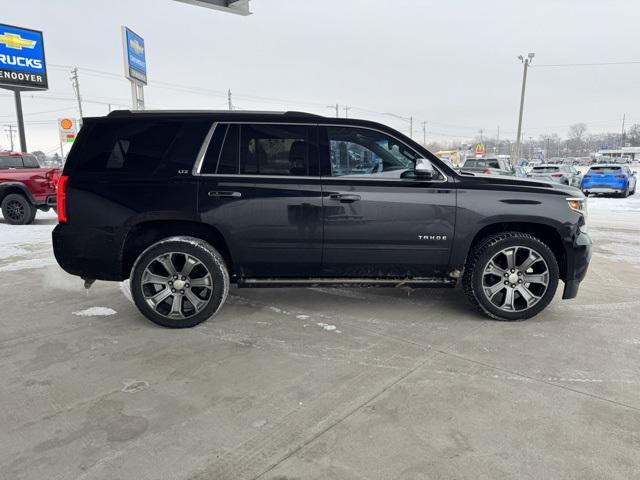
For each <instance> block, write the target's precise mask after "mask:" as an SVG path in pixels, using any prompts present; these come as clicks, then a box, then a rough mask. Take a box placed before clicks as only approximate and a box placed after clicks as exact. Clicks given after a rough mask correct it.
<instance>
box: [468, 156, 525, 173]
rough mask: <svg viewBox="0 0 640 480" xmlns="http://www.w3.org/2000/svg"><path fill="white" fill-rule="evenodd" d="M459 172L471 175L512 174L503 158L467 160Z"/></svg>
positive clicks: (511, 167) (510, 168)
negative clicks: (471, 173) (462, 171)
mask: <svg viewBox="0 0 640 480" xmlns="http://www.w3.org/2000/svg"><path fill="white" fill-rule="evenodd" d="M460 170H464V171H467V172H473V173H488V174H491V175H513V174H514V170H513V166H512V165H511V163H509V161H508V160H506V159H503V158H468V159H467V160H465V162H464V164H463V165H462V168H461V169H460Z"/></svg>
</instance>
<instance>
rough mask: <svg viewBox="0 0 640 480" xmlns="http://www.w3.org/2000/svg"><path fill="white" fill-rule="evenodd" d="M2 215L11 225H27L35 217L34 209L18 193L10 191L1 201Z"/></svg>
mask: <svg viewBox="0 0 640 480" xmlns="http://www.w3.org/2000/svg"><path fill="white" fill-rule="evenodd" d="M2 216H3V217H4V219H5V220H6V221H7V222H8V223H10V224H11V225H27V224H29V223H32V222H33V220H34V219H35V217H36V209H35V208H34V207H33V205H31V202H29V200H28V199H27V198H26V197H25V196H24V195H20V194H19V193H11V194H9V195H7V196H6V197H4V200H3V201H2Z"/></svg>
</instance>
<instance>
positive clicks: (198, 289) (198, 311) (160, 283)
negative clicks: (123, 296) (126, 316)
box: [131, 237, 229, 328]
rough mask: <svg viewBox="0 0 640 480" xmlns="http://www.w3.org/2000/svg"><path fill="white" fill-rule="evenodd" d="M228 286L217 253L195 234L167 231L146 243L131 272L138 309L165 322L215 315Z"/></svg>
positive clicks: (193, 321) (194, 321) (183, 324)
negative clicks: (168, 235) (170, 234)
mask: <svg viewBox="0 0 640 480" xmlns="http://www.w3.org/2000/svg"><path fill="white" fill-rule="evenodd" d="M228 291H229V273H228V271H227V267H226V265H225V262H224V260H223V258H222V256H221V255H220V254H219V253H218V252H217V251H216V249H215V248H213V247H212V246H211V245H210V244H209V243H207V242H205V241H204V240H201V239H199V238H194V237H171V238H167V239H165V240H161V241H160V242H158V243H156V244H154V245H152V246H151V247H149V248H147V249H146V250H145V251H144V252H143V253H142V254H141V255H140V256H139V257H138V259H137V260H136V262H135V264H134V265H133V268H132V273H131V293H132V296H133V300H134V302H135V304H136V306H137V307H138V309H139V310H140V312H141V313H142V314H143V315H144V316H145V317H147V318H148V319H149V320H151V321H152V322H154V323H156V324H158V325H161V326H163V327H169V328H189V327H194V326H196V325H198V324H199V323H202V322H204V321H205V320H207V319H208V318H209V317H211V316H212V315H214V314H215V313H216V312H217V311H218V310H219V309H220V307H221V306H222V304H223V303H224V301H225V299H226V297H227V293H228Z"/></svg>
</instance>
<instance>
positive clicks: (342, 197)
mask: <svg viewBox="0 0 640 480" xmlns="http://www.w3.org/2000/svg"><path fill="white" fill-rule="evenodd" d="M329 198H330V199H331V200H338V201H339V202H347V203H348V202H357V201H358V200H360V195H355V194H353V193H332V194H331V195H329Z"/></svg>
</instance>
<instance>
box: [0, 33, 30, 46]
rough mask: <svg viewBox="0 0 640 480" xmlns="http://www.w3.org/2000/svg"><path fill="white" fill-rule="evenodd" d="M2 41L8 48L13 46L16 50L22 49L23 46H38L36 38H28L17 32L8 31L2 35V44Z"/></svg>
mask: <svg viewBox="0 0 640 480" xmlns="http://www.w3.org/2000/svg"><path fill="white" fill-rule="evenodd" d="M2 43H4V45H5V46H6V47H7V48H13V49H14V50H22V49H23V48H33V47H35V46H36V41H35V40H28V39H26V38H22V37H21V36H20V35H18V34H16V33H8V32H5V33H3V34H2V35H0V44H2Z"/></svg>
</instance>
